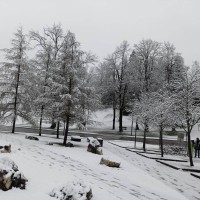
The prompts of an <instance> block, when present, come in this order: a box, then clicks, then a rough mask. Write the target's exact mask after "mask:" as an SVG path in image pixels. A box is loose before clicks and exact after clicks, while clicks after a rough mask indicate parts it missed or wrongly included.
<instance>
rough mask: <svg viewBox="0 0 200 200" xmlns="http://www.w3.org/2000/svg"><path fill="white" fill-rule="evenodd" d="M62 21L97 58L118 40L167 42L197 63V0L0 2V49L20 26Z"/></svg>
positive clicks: (199, 2)
mask: <svg viewBox="0 0 200 200" xmlns="http://www.w3.org/2000/svg"><path fill="white" fill-rule="evenodd" d="M53 23H61V24H62V27H63V28H64V30H66V31H67V30H71V31H72V32H74V33H75V34H76V37H77V39H78V41H79V42H80V43H81V45H82V48H83V49H84V50H87V51H91V52H93V53H95V54H96V55H97V56H98V57H99V58H100V60H102V59H103V58H104V57H106V56H107V54H110V53H112V52H113V51H114V50H115V47H116V46H118V45H119V44H120V43H121V42H122V41H123V40H127V41H128V42H129V43H130V44H131V46H133V44H135V43H138V42H139V41H140V40H142V39H149V38H151V39H153V40H156V41H159V42H163V41H169V42H171V43H173V44H174V45H175V47H176V50H177V51H178V52H180V53H181V54H182V56H183V57H184V59H185V63H186V64H187V65H191V64H192V62H193V61H194V60H198V61H200V0H0V26H1V31H0V33H1V35H0V48H5V47H9V42H10V39H11V38H12V36H13V35H12V34H13V33H14V32H15V31H16V29H17V28H18V27H19V26H23V28H24V30H25V31H26V32H27V33H28V31H30V30H39V31H40V30H42V27H44V26H51V25H52V24H53Z"/></svg>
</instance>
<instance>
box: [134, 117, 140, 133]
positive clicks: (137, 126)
mask: <svg viewBox="0 0 200 200" xmlns="http://www.w3.org/2000/svg"><path fill="white" fill-rule="evenodd" d="M135 130H137V131H138V130H140V127H139V125H138V120H137V119H136V124H135Z"/></svg>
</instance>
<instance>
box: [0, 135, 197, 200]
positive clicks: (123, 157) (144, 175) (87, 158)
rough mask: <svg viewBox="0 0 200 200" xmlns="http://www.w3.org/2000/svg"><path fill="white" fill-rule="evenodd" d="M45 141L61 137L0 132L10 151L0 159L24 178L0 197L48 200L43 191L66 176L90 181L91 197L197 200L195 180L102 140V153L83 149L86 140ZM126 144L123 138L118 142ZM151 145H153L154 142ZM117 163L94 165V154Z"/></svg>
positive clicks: (97, 199) (64, 180) (50, 199)
mask: <svg viewBox="0 0 200 200" xmlns="http://www.w3.org/2000/svg"><path fill="white" fill-rule="evenodd" d="M48 142H53V143H58V142H62V140H61V139H60V140H59V139H55V138H50V137H48V136H43V137H40V140H39V141H32V140H27V139H25V134H22V133H18V134H16V135H15V134H8V133H0V145H5V144H11V145H12V152H11V153H10V154H0V158H3V157H8V158H11V159H12V160H14V162H15V163H16V164H17V165H18V167H19V170H20V171H22V172H23V173H24V175H25V176H26V177H27V179H28V184H27V189H26V190H20V189H12V190H10V191H7V192H3V191H0V199H2V200H27V199H28V200H35V199H37V200H53V199H54V198H53V197H50V196H49V195H48V194H49V193H50V192H51V191H52V189H54V188H55V187H58V186H60V185H63V184H67V183H70V182H71V181H72V180H82V181H84V182H85V183H86V184H87V185H90V186H91V188H92V192H93V195H94V197H93V198H92V199H94V200H100V199H101V200H102V199H104V200H115V199H116V200H117V199H123V200H134V199H141V200H147V199H148V200H160V199H163V200H172V199H173V200H185V199H189V200H192V199H199V198H200V192H199V179H197V178H195V177H192V176H191V175H190V174H189V173H186V172H182V171H177V170H174V169H171V168H169V167H166V166H164V165H161V164H160V163H157V162H155V160H151V159H147V158H144V157H142V156H140V155H137V154H135V153H133V152H129V151H127V150H125V149H123V148H120V147H117V146H114V145H112V144H110V143H108V142H106V141H104V147H103V154H104V155H103V156H100V155H95V154H92V153H89V152H87V145H88V143H87V141H86V138H83V139H82V141H81V142H74V145H75V147H74V148H67V147H63V146H60V145H58V144H54V145H52V146H50V145H47V144H48ZM122 144H123V145H129V146H130V144H128V143H124V142H123V143H122ZM154 148H156V147H154ZM102 157H104V158H109V159H111V160H113V161H117V162H121V167H120V168H119V169H114V168H109V167H107V166H104V165H100V164H99V162H100V159H101V158H102Z"/></svg>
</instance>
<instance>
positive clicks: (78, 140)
mask: <svg viewBox="0 0 200 200" xmlns="http://www.w3.org/2000/svg"><path fill="white" fill-rule="evenodd" d="M71 141H74V142H81V137H80V136H71Z"/></svg>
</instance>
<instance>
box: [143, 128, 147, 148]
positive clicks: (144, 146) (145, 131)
mask: <svg viewBox="0 0 200 200" xmlns="http://www.w3.org/2000/svg"><path fill="white" fill-rule="evenodd" d="M146 133H147V130H146V127H145V128H144V137H143V151H146Z"/></svg>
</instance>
